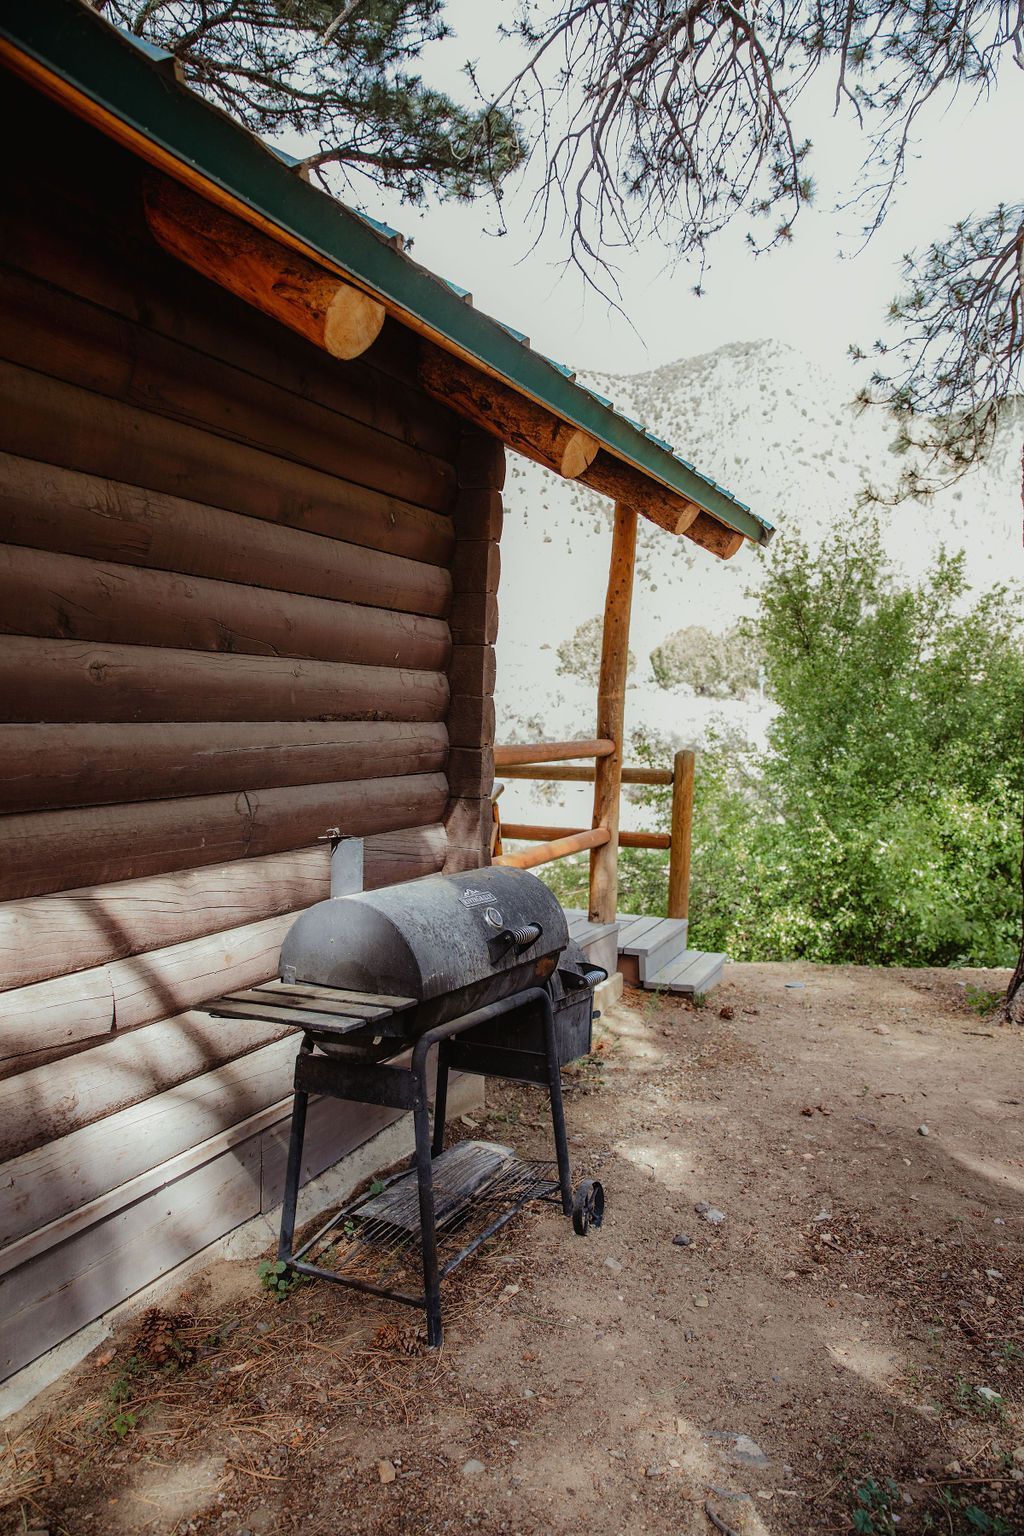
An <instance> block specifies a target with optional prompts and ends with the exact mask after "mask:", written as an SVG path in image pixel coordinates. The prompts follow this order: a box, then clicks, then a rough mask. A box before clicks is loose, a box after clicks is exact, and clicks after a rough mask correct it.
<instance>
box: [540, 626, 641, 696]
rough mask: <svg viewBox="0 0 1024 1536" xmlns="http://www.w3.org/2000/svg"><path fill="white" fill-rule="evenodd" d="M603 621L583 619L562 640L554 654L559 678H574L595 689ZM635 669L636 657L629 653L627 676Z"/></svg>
mask: <svg viewBox="0 0 1024 1536" xmlns="http://www.w3.org/2000/svg"><path fill="white" fill-rule="evenodd" d="M603 633H604V620H603V619H602V618H600V617H596V618H593V619H584V621H583V623H582V624H579V625H577V627H576V629H574V630H573V632H572V634H571V635H570V636H569V639H568V640H563V641H562V644H561V645H560V646H559V647H558V649H557V650H556V652H555V654H556V656H557V657H558V665H557V666H556V668H555V671H556V672H557V673H558V676H559V677H576V678H579V679H580V681H581V682H584V683H592V684H593V685H594V687H595V688H596V686H597V682H598V677H599V674H600V671H601V638H602V635H603ZM635 667H636V657H635V656H634V655H633V652H632V651H630V652H629V656H628V659H627V662H626V672H627V675H628V674H629V673H630V672H632V671H633V670H634V669H635Z"/></svg>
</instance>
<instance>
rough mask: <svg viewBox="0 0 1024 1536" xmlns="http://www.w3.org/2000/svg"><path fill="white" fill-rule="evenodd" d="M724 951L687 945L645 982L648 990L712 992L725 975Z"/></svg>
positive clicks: (688, 992) (689, 993) (690, 994)
mask: <svg viewBox="0 0 1024 1536" xmlns="http://www.w3.org/2000/svg"><path fill="white" fill-rule="evenodd" d="M724 965H725V955H721V954H712V953H709V952H707V951H705V950H702V949H686V950H684V951H683V953H682V954H681V955H677V956H676V958H675V959H674V960H670V961H669V962H668V964H667V965H665V966H663V967H662V968H661V970H660V971H656V972H654V973H653V974H652V975H650V976H648V978H647V980H646V981H645V982H644V983H643V985H644V987H645V989H646V990H647V991H648V992H681V993H683V994H685V995H687V996H691V997H692V996H693V995H694V994H695V993H698V992H710V991H711V988H712V987H714V986H717V984H718V983H719V982H720V981H721V979H722V969H723V967H724Z"/></svg>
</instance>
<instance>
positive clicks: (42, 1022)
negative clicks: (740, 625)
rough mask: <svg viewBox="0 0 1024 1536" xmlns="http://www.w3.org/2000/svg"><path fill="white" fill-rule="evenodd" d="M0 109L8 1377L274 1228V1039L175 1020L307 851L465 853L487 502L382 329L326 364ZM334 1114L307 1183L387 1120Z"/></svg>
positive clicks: (477, 437)
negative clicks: (207, 1257) (0, 162)
mask: <svg viewBox="0 0 1024 1536" xmlns="http://www.w3.org/2000/svg"><path fill="white" fill-rule="evenodd" d="M4 83H5V89H6V91H7V92H8V95H7V104H8V106H9V107H10V108H11V110H12V119H13V120H15V121H17V123H18V133H19V136H20V138H21V140H22V142H23V143H25V144H31V146H32V153H31V155H30V156H28V155H24V156H16V155H14V154H11V155H8V156H7V157H5V165H4V171H3V181H4V186H3V204H2V206H3V208H4V215H5V216H4V232H3V237H2V247H0V538H2V540H3V543H2V544H0V1317H2V1322H0V1378H3V1377H5V1376H7V1375H9V1374H11V1373H12V1372H13V1371H15V1370H17V1369H18V1368H19V1367H21V1366H22V1365H24V1364H26V1363H27V1362H29V1361H31V1360H32V1359H34V1358H36V1357H37V1356H38V1355H39V1354H40V1353H42V1352H43V1351H44V1350H46V1349H47V1348H49V1347H51V1346H52V1345H53V1344H55V1343H58V1342H59V1341H60V1340H61V1339H63V1338H66V1337H67V1336H68V1335H69V1334H71V1333H72V1332H74V1331H75V1330H76V1329H77V1328H79V1327H80V1326H82V1325H83V1324H84V1323H86V1322H88V1321H90V1320H91V1319H93V1318H95V1317H97V1316H99V1315H100V1314H101V1313H102V1312H104V1311H106V1310H107V1309H109V1308H110V1307H111V1306H113V1305H115V1304H116V1303H117V1302H119V1301H121V1300H123V1299H124V1298H125V1297H127V1296H128V1295H130V1294H132V1293H133V1292H134V1291H136V1290H138V1289H139V1288H141V1287H142V1286H144V1285H145V1284H147V1283H148V1282H150V1281H151V1280H153V1279H154V1278H157V1277H158V1276H159V1275H160V1274H162V1273H165V1272H166V1271H167V1270H168V1269H170V1268H172V1267H173V1266H174V1265H175V1264H177V1263H180V1262H181V1261H182V1260H183V1259H185V1258H187V1257H189V1256H191V1255H192V1254H194V1253H195V1252H197V1251H199V1250H200V1249H201V1248H202V1247H204V1246H206V1245H207V1244H208V1243H210V1242H212V1241H214V1240H215V1239H216V1238H217V1237H219V1236H221V1235H223V1234H224V1233H225V1232H227V1231H228V1230H230V1229H231V1228H232V1227H233V1226H235V1225H237V1224H238V1223H240V1222H242V1221H244V1220H246V1219H247V1218H249V1217H251V1216H253V1215H255V1214H257V1213H259V1212H260V1211H266V1210H268V1209H270V1208H272V1207H273V1206H274V1205H275V1204H276V1203H277V1201H278V1198H279V1191H280V1187H281V1184H282V1180H283V1166H284V1150H285V1144H286V1122H285V1116H286V1114H287V1112H288V1108H289V1106H288V1104H287V1102H286V1100H287V1096H288V1095H289V1092H290V1083H291V1064H292V1061H293V1059H294V1054H295V1040H294V1036H291V1035H289V1036H287V1037H285V1038H282V1035H281V1032H280V1031H279V1030H276V1029H275V1028H274V1027H273V1026H270V1025H266V1024H256V1023H254V1024H251V1025H249V1024H246V1023H244V1022H240V1021H228V1020H223V1019H217V1020H215V1019H212V1018H210V1017H209V1016H208V1015H206V1014H204V1013H203V1012H201V1011H199V1010H198V1007H197V1005H199V1004H201V1003H202V1002H203V1001H204V1000H206V999H208V998H209V997H211V996H214V995H216V994H217V993H219V992H221V991H223V990H225V989H228V988H233V987H240V986H246V985H250V984H252V983H255V982H258V981H262V980H265V979H266V978H267V977H269V976H270V975H272V974H273V973H274V971H275V968H276V961H277V954H278V949H279V946H280V942H281V939H282V937H283V935H284V933H285V932H286V930H287V928H288V926H289V925H290V923H291V921H292V914H293V913H294V912H295V911H296V909H300V908H302V907H305V906H307V905H309V904H310V903H311V902H313V901H317V900H319V899H321V898H322V897H323V896H324V895H326V894H327V889H328V874H327V857H326V852H325V849H324V846H323V845H322V844H318V843H317V841H316V840H317V838H318V837H320V836H321V834H322V833H323V832H324V831H325V830H326V828H327V827H328V826H330V825H341V826H342V827H343V828H344V829H345V830H347V831H349V832H351V833H354V834H363V835H365V836H366V838H367V865H366V867H367V884H368V885H381V884H386V883H388V882H390V881H393V880H398V879H407V878H410V877H413V876H416V875H421V874H426V873H429V872H431V871H434V870H438V869H441V868H443V867H446V866H447V867H449V868H463V867H469V866H470V865H476V864H480V863H482V862H486V858H487V855H486V848H487V841H486V839H487V836H488V831H489V814H488V817H487V823H486V824H485V817H484V807H485V804H486V802H487V797H488V795H489V792H490V777H491V773H492V766H493V760H492V757H491V747H492V743H493V702H492V700H491V692H492V689H493V680H494V668H493V649H492V646H493V640H494V630H495V625H496V605H495V596H494V591H495V586H496V570H497V566H496V540H497V535H498V532H499V531H500V514H501V507H500V485H501V480H502V477H503V452H502V450H501V448H500V445H496V444H494V443H492V442H491V441H489V440H488V439H485V438H483V437H482V435H481V434H479V433H477V432H476V431H475V430H474V431H468V430H463V428H462V425H461V423H460V422H459V421H458V419H457V418H455V417H454V416H453V415H451V413H449V412H447V411H446V410H444V409H443V407H441V406H439V405H438V404H437V403H435V402H433V401H431V400H430V399H428V398H427V396H426V395H424V394H423V392H422V391H421V389H420V388H419V386H418V385H417V383H416V382H415V377H416V351H415V348H416V345H417V343H416V342H415V339H414V338H413V337H411V336H410V335H409V333H407V332H405V331H403V330H402V329H401V328H400V327H398V326H397V325H395V324H394V323H393V322H391V321H389V322H388V323H387V325H386V326H385V328H384V331H383V332H382V334H381V336H380V339H379V340H378V341H377V342H376V343H375V344H374V346H373V347H372V348H371V350H370V351H369V352H367V353H366V354H364V356H363V357H362V358H360V359H359V360H358V361H355V362H351V363H340V362H337V361H335V360H334V359H331V358H329V357H327V356H326V355H325V354H323V353H321V352H320V351H318V350H317V349H316V348H315V347H313V346H311V345H309V344H307V343H306V342H304V341H303V340H302V339H301V338H299V337H297V336H294V335H293V334H291V333H290V332H288V331H286V330H284V328H282V327H280V326H278V325H276V324H275V323H274V322H273V321H271V320H268V319H266V318H265V317H264V316H262V315H260V314H258V313H257V312H256V311H254V310H252V309H250V308H249V307H247V306H246V305H244V304H243V303H241V302H240V301H238V300H235V299H234V298H232V297H230V296H229V295H227V294H225V293H224V292H223V291H222V290H220V289H218V288H216V287H214V286H213V285H212V284H210V283H208V282H206V281H205V280H204V279H203V278H200V277H198V276H196V275H195V274H193V273H191V272H190V271H189V270H187V269H186V268H185V267H183V266H180V265H179V264H177V263H176V262H175V261H174V260H173V259H172V258H171V257H169V256H167V255H165V254H164V253H162V252H161V251H160V250H159V249H158V248H157V247H156V245H155V243H154V242H153V240H152V239H151V238H150V236H149V234H148V232H147V230H146V227H145V221H144V218H143V215H142V200H141V179H142V176H143V167H142V166H141V164H140V163H139V162H138V161H137V160H135V159H134V158H133V157H132V156H131V155H130V154H128V153H127V152H126V151H123V150H121V149H120V148H118V147H117V146H115V145H113V144H112V143H110V142H109V141H107V140H106V139H104V138H103V137H102V136H100V135H99V134H97V133H95V132H94V131H93V130H92V129H89V128H87V127H85V126H83V125H82V124H81V123H79V122H78V121H76V120H74V119H72V118H70V117H69V116H67V115H66V114H65V113H64V112H63V111H62V110H61V109H60V108H58V107H57V106H54V105H53V104H51V103H49V102H47V101H45V100H44V99H43V98H41V97H39V96H36V95H35V94H34V93H32V92H31V91H30V90H29V89H27V88H25V87H23V86H21V85H20V84H16V83H14V82H13V81H9V80H5V82H4ZM453 631H454V635H453ZM453 638H454V640H455V642H456V643H455V645H454V647H453V645H452V640H453ZM449 674H450V675H449ZM449 736H451V740H452V742H453V743H456V744H457V750H456V751H454V752H453V753H452V755H451V757H449ZM449 764H450V765H451V769H450V771H451V774H452V783H451V785H449V778H448V772H449ZM474 827H475V828H476V831H475V832H474V831H473V828H474ZM328 1109H329V1106H328V1105H326V1104H325V1105H321V1106H319V1107H317V1106H314V1108H313V1111H312V1112H311V1120H310V1135H309V1137H308V1138H307V1166H306V1168H305V1170H304V1172H305V1174H306V1176H307V1177H311V1176H313V1175H314V1174H316V1173H318V1172H320V1171H322V1170H323V1169H324V1168H325V1167H327V1166H329V1164H330V1163H331V1162H333V1161H335V1160H336V1159H337V1158H338V1157H339V1156H341V1155H342V1154H343V1153H344V1152H345V1151H346V1150H348V1149H350V1148H351V1146H353V1145H354V1144H356V1143H357V1142H358V1141H359V1140H362V1139H364V1138H365V1137H366V1136H367V1135H369V1134H372V1133H373V1132H374V1131H375V1130H377V1129H379V1128H381V1127H382V1126H383V1125H384V1124H386V1123H388V1121H389V1120H391V1119H393V1118H394V1117H395V1116H394V1112H392V1111H387V1110H379V1111H377V1110H371V1109H366V1110H364V1111H361V1112H360V1118H359V1119H358V1122H357V1121H356V1119H355V1117H354V1116H353V1117H347V1119H348V1126H347V1130H346V1132H345V1134H344V1135H342V1134H341V1133H340V1132H339V1130H338V1128H337V1125H336V1117H335V1116H334V1115H333V1114H328V1113H327V1111H328Z"/></svg>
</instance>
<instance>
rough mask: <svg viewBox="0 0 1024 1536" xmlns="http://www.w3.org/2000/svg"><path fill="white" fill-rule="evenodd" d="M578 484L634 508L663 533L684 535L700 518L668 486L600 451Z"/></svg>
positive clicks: (695, 508)
mask: <svg viewBox="0 0 1024 1536" xmlns="http://www.w3.org/2000/svg"><path fill="white" fill-rule="evenodd" d="M579 478H580V483H581V485H588V486H589V487H590V489H591V490H592V491H599V492H600V493H601V495H602V496H610V497H611V498H612V500H613V501H618V502H621V503H622V505H623V506H627V507H633V508H634V509H635V510H636V511H637V512H639V513H641V514H642V515H643V516H644V517H646V518H647V519H648V521H650V522H652V523H656V524H657V525H658V527H659V528H664V529H665V532H666V533H685V532H686V531H687V529H688V528H689V527H690V526H691V524H692V523H693V522H695V520H696V519H697V518H698V517H699V516H701V510H700V507H698V506H697V505H696V503H695V502H692V501H688V500H687V499H686V497H685V496H679V495H677V493H676V492H675V491H670V490H669V488H668V486H665V485H659V484H658V482H657V481H656V480H648V479H647V477H646V475H643V474H641V472H640V471H639V470H638V469H634V468H632V466H631V465H629V464H624V463H623V462H622V460H621V459H617V458H616V457H615V455H614V454H611V453H606V452H605V451H604V450H603V449H602V451H601V452H600V453H599V454H598V455H597V457H596V458H595V459H594V461H593V463H592V464H590V465H588V467H587V468H586V469H585V470H584V472H583V474H582V475H580V477H579Z"/></svg>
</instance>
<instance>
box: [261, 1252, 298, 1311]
mask: <svg viewBox="0 0 1024 1536" xmlns="http://www.w3.org/2000/svg"><path fill="white" fill-rule="evenodd" d="M257 1273H258V1275H259V1280H260V1285H261V1286H262V1287H263V1289H264V1290H265V1291H269V1292H270V1294H271V1295H272V1296H273V1297H275V1299H276V1300H277V1301H284V1300H285V1299H286V1298H287V1297H288V1296H290V1295H291V1294H292V1292H293V1291H294V1290H297V1289H298V1287H299V1286H300V1285H301V1284H302V1276H301V1275H300V1274H299V1272H298V1270H296V1269H292V1268H291V1267H290V1266H289V1265H288V1264H285V1263H284V1261H283V1260H282V1259H263V1260H262V1261H261V1263H260V1267H259V1270H258V1271H257Z"/></svg>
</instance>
